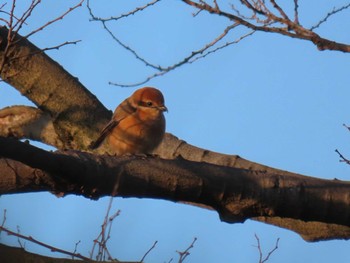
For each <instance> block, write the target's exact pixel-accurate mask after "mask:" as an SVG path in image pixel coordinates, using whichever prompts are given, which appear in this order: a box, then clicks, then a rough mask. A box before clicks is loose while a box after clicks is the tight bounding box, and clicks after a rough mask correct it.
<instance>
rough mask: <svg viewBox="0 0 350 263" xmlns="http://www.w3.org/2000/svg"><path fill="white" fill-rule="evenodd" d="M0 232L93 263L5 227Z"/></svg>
mask: <svg viewBox="0 0 350 263" xmlns="http://www.w3.org/2000/svg"><path fill="white" fill-rule="evenodd" d="M0 231H4V232H6V233H7V234H8V235H11V236H16V237H18V238H21V239H24V240H28V241H30V242H32V243H34V244H37V245H39V246H42V247H45V248H47V249H50V251H51V252H58V253H62V254H65V255H68V256H71V257H76V258H79V259H82V260H86V261H91V260H90V259H89V258H87V257H84V256H82V255H81V254H79V253H78V254H76V253H72V252H69V251H67V250H64V249H60V248H57V247H53V246H51V245H48V244H46V243H43V242H41V241H39V240H37V239H35V238H33V237H32V236H24V235H22V234H20V233H16V232H13V231H11V230H9V229H7V228H5V227H3V226H0Z"/></svg>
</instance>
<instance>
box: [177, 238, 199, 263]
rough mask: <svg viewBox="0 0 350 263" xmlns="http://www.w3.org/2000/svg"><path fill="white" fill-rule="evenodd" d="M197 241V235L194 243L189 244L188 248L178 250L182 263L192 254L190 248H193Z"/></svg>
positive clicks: (180, 262)
mask: <svg viewBox="0 0 350 263" xmlns="http://www.w3.org/2000/svg"><path fill="white" fill-rule="evenodd" d="M196 241H197V238H196V237H195V238H194V239H193V241H192V243H191V244H190V245H189V246H188V248H186V250H185V251H183V252H181V251H176V252H177V253H178V254H179V255H180V258H179V261H178V262H179V263H182V262H184V260H185V259H186V258H187V256H189V255H190V252H189V251H190V250H191V249H192V248H193V246H194V243H196Z"/></svg>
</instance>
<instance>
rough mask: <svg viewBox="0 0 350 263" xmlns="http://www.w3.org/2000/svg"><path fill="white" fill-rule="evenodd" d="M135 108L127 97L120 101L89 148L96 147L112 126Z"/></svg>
mask: <svg viewBox="0 0 350 263" xmlns="http://www.w3.org/2000/svg"><path fill="white" fill-rule="evenodd" d="M136 110H137V109H136V108H135V107H133V106H132V105H131V104H130V102H129V100H128V99H126V100H124V101H123V102H122V103H120V105H119V106H118V107H117V108H116V110H115V112H114V114H113V117H112V120H111V121H110V122H109V123H108V124H107V125H106V127H104V128H103V130H102V131H101V133H100V136H99V137H98V138H97V140H96V141H95V142H93V143H92V144H91V145H90V149H96V148H98V147H99V146H100V145H101V143H102V142H103V140H104V139H105V138H106V136H107V135H108V134H109V133H110V132H111V131H112V130H113V129H114V127H116V126H117V125H118V124H119V123H120V121H121V120H123V119H125V118H126V117H127V116H129V115H131V114H133V113H134V112H135V111H136Z"/></svg>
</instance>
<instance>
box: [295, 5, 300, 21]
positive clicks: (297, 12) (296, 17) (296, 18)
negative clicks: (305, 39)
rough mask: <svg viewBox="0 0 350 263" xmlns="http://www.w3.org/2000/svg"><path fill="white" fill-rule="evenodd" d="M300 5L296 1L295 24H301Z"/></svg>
mask: <svg viewBox="0 0 350 263" xmlns="http://www.w3.org/2000/svg"><path fill="white" fill-rule="evenodd" d="M298 9H299V3H298V0H294V23H296V24H298V25H299V24H300V23H299V11H298Z"/></svg>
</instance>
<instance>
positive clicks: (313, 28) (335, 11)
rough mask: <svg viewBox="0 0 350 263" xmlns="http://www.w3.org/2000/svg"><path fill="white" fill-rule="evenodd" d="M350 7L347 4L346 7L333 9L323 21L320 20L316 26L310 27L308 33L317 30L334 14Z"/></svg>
mask: <svg viewBox="0 0 350 263" xmlns="http://www.w3.org/2000/svg"><path fill="white" fill-rule="evenodd" d="M349 7H350V3H349V4H347V5H344V6H342V7H339V8H335V7H334V8H333V10H332V11H331V12H329V13H328V14H327V15H326V16H325V17H324V18H323V19H321V20H320V21H319V22H318V23H317V24H316V25H314V26H312V27H310V31H313V30H315V29H316V28H319V27H320V26H321V25H322V24H323V23H325V22H326V21H327V20H328V18H330V17H331V16H333V15H335V14H338V13H339V12H341V11H343V10H345V9H348V8H349Z"/></svg>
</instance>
